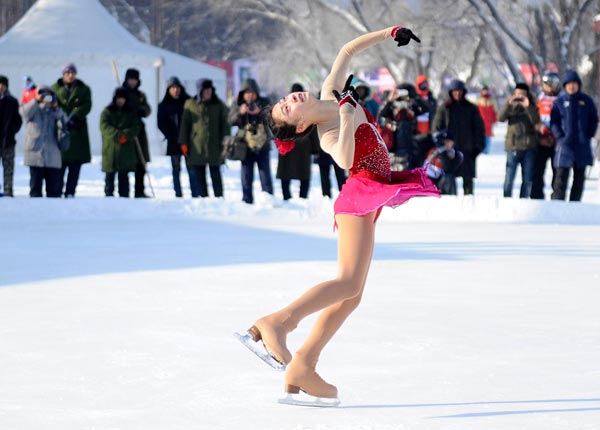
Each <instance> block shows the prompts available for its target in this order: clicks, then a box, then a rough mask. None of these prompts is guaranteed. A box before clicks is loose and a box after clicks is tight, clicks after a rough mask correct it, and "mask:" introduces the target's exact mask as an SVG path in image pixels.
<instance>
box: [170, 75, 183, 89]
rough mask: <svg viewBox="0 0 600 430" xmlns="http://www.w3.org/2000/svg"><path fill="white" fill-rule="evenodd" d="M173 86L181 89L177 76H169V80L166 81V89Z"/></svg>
mask: <svg viewBox="0 0 600 430" xmlns="http://www.w3.org/2000/svg"><path fill="white" fill-rule="evenodd" d="M173 85H177V86H178V87H179V88H183V85H181V81H180V80H179V78H178V77H177V76H171V77H170V78H169V79H167V88H171V87H172V86H173Z"/></svg>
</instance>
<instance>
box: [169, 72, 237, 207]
mask: <svg viewBox="0 0 600 430" xmlns="http://www.w3.org/2000/svg"><path fill="white" fill-rule="evenodd" d="M196 87H197V89H198V94H197V95H196V96H195V97H194V98H193V99H189V100H188V101H186V102H185V105H184V108H183V118H182V120H181V129H180V132H179V144H180V146H181V151H182V152H183V155H184V156H185V161H186V165H187V169H188V173H189V175H190V188H191V191H192V197H208V186H207V182H206V165H208V168H209V171H210V179H211V181H212V187H213V192H214V195H215V197H223V181H222V179H221V164H223V159H222V157H221V154H222V152H223V138H224V137H225V136H227V135H228V134H229V132H230V131H231V130H230V126H229V122H228V120H227V115H228V113H229V112H228V109H227V106H225V104H224V103H223V102H222V101H221V99H219V97H218V96H217V94H216V91H215V87H214V86H213V83H212V81H211V80H210V79H201V80H199V81H198V82H197V83H196Z"/></svg>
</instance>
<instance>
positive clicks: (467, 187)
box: [433, 79, 485, 195]
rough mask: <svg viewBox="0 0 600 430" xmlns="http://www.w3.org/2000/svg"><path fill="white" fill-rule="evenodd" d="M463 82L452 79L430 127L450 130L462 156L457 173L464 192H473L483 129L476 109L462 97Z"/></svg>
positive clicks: (482, 143)
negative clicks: (444, 101)
mask: <svg viewBox="0 0 600 430" xmlns="http://www.w3.org/2000/svg"><path fill="white" fill-rule="evenodd" d="M466 94H467V88H466V86H465V84H464V82H462V81H459V80H457V79H455V80H453V81H452V82H451V83H450V86H449V87H448V95H449V99H448V100H447V101H446V103H444V104H443V105H441V106H440V107H439V108H438V111H437V112H436V114H435V119H434V122H433V130H434V131H441V130H446V129H448V130H450V132H451V133H452V135H453V136H454V142H455V144H456V149H457V150H459V151H461V152H462V153H463V155H464V161H463V163H462V165H461V167H460V169H459V172H458V175H457V176H461V177H462V178H463V191H464V194H465V195H467V194H473V178H475V177H476V169H475V159H476V158H477V156H478V155H479V154H481V152H482V151H483V148H484V147H485V128H484V125H483V119H482V118H481V115H480V114H479V109H478V108H477V106H475V105H474V104H473V103H471V102H470V101H468V100H467V99H466V97H465V96H466Z"/></svg>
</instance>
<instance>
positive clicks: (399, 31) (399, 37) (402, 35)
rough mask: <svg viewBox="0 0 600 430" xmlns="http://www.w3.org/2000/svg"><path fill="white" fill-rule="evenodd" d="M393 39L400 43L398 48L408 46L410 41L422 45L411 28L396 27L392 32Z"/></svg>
mask: <svg viewBox="0 0 600 430" xmlns="http://www.w3.org/2000/svg"><path fill="white" fill-rule="evenodd" d="M392 37H393V38H394V40H395V41H396V42H398V46H404V45H408V42H410V39H413V40H414V41H415V42H418V43H421V39H419V38H418V37H417V36H416V35H415V34H414V33H413V32H412V31H411V30H410V29H409V28H405V27H402V26H400V25H399V26H398V27H394V29H393V30H392Z"/></svg>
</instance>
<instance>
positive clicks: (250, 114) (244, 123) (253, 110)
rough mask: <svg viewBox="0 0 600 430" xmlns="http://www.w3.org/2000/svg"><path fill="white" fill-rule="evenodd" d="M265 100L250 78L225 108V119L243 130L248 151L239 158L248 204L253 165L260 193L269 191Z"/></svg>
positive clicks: (250, 195)
mask: <svg viewBox="0 0 600 430" xmlns="http://www.w3.org/2000/svg"><path fill="white" fill-rule="evenodd" d="M268 104H269V100H268V99H266V98H264V97H260V90H259V87H258V84H257V83H256V81H255V80H254V79H246V80H245V81H244V82H242V85H241V87H240V91H239V93H238V97H237V100H236V102H235V103H234V106H232V108H231V110H230V111H229V122H230V124H231V125H233V126H237V127H238V129H239V130H240V131H241V132H242V133H245V136H246V140H247V141H248V140H249V139H251V140H250V141H248V153H247V155H246V158H245V159H244V160H242V171H241V176H242V178H241V179H242V194H243V196H242V200H243V201H244V202H246V203H248V204H252V203H254V197H253V193H252V183H253V182H254V165H255V164H256V165H257V167H258V174H259V176H260V184H261V188H262V190H263V191H264V192H266V193H269V194H273V180H272V178H271V165H270V159H269V151H270V150H271V145H270V142H269V140H270V133H271V132H270V130H269V128H268V126H267V123H266V118H265V115H264V108H265V107H266V106H267V105H268Z"/></svg>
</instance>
